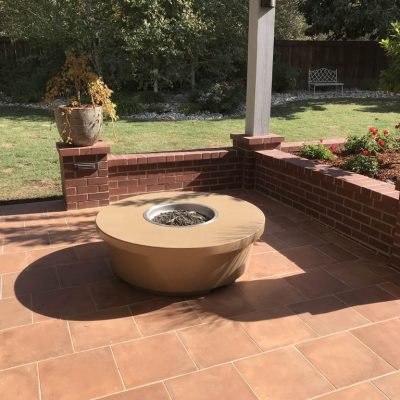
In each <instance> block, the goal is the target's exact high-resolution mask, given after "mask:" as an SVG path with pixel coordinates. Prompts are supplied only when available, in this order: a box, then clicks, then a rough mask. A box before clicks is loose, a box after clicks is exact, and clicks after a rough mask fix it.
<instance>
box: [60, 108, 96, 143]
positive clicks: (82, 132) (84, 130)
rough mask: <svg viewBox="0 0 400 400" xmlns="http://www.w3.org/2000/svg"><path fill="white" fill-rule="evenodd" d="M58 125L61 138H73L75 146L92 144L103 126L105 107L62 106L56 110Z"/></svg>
mask: <svg viewBox="0 0 400 400" xmlns="http://www.w3.org/2000/svg"><path fill="white" fill-rule="evenodd" d="M54 115H55V118H56V125H57V129H58V132H59V134H60V136H61V138H62V139H63V140H64V141H66V139H67V138H68V137H70V138H71V139H72V144H73V145H75V146H92V145H93V144H94V143H95V142H96V141H97V138H98V137H99V134H100V131H101V128H102V126H103V107H101V106H95V107H93V106H83V107H67V106H60V107H57V108H56V109H55V110H54Z"/></svg>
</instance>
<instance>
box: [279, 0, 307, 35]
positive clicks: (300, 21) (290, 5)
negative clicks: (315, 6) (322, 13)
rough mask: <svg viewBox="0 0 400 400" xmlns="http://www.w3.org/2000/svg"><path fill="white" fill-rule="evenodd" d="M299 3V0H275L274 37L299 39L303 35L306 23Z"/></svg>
mask: <svg viewBox="0 0 400 400" xmlns="http://www.w3.org/2000/svg"><path fill="white" fill-rule="evenodd" d="M299 4H300V0H278V1H277V3H276V20H275V39H281V40H299V39H303V38H304V37H305V31H306V28H307V24H306V21H305V18H304V15H303V14H302V13H301V12H300V10H299Z"/></svg>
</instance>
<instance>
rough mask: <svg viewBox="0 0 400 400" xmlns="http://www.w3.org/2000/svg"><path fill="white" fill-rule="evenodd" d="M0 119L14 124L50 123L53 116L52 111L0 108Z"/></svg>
mask: <svg viewBox="0 0 400 400" xmlns="http://www.w3.org/2000/svg"><path fill="white" fill-rule="evenodd" d="M0 118H7V119H11V120H12V121H16V122H50V121H52V120H53V114H52V110H43V109H36V108H29V107H18V106H0Z"/></svg>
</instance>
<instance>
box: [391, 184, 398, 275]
mask: <svg viewBox="0 0 400 400" xmlns="http://www.w3.org/2000/svg"><path fill="white" fill-rule="evenodd" d="M396 190H398V191H400V181H397V184H396ZM391 264H392V265H393V266H394V267H397V268H400V198H399V205H398V210H397V223H396V229H395V231H394V237H393V248H392V257H391Z"/></svg>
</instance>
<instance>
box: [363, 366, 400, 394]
mask: <svg viewBox="0 0 400 400" xmlns="http://www.w3.org/2000/svg"><path fill="white" fill-rule="evenodd" d="M398 372H399V371H395V372H394V373H395V374H396V373H398ZM385 376H389V375H385ZM380 378H383V377H378V378H373V379H371V380H370V381H369V382H370V384H371V385H372V386H373V387H374V388H375V389H376V390H378V391H379V393H381V394H382V395H383V396H385V397H386V399H388V400H391V398H390V397H389V395H387V394H386V393H385V392H384V391H383V390H382V389H381V388H380V387H379V386H377V385H376V383H374V381H375V380H377V379H380Z"/></svg>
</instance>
